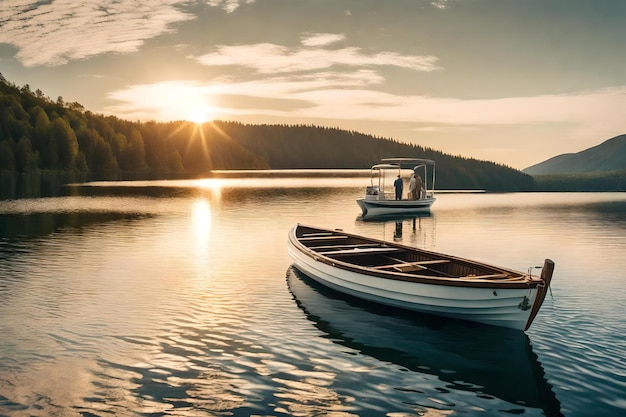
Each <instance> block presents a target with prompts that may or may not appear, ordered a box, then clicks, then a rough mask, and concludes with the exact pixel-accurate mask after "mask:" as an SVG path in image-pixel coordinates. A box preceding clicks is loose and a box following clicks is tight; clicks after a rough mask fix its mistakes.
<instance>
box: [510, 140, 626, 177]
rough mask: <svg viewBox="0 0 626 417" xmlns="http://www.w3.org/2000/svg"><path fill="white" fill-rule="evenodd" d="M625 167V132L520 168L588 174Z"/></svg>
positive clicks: (535, 172) (534, 172)
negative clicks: (581, 149) (595, 144)
mask: <svg viewBox="0 0 626 417" xmlns="http://www.w3.org/2000/svg"><path fill="white" fill-rule="evenodd" d="M625 169H626V134H625V135H619V136H616V137H614V138H611V139H609V140H607V141H605V142H603V143H601V144H600V145H597V146H594V147H592V148H589V149H586V150H584V151H581V152H577V153H568V154H562V155H558V156H555V157H553V158H550V159H548V160H546V161H544V162H541V163H539V164H536V165H533V166H530V167H528V168H525V169H523V170H522V172H524V173H526V174H529V175H554V174H590V173H602V172H610V171H618V170H625Z"/></svg>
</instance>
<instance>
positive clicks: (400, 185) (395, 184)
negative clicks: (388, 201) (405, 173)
mask: <svg viewBox="0 0 626 417" xmlns="http://www.w3.org/2000/svg"><path fill="white" fill-rule="evenodd" d="M393 188H395V189H396V200H402V190H404V183H403V182H402V177H401V176H400V175H399V174H398V178H396V180H395V181H394V182H393Z"/></svg>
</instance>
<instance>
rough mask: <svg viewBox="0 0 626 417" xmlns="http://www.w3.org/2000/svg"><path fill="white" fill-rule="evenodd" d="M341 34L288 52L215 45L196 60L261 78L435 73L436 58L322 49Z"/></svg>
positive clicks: (305, 42)
mask: <svg viewBox="0 0 626 417" xmlns="http://www.w3.org/2000/svg"><path fill="white" fill-rule="evenodd" d="M344 39H345V36H344V35H342V34H330V33H324V34H313V35H309V36H307V37H305V38H304V39H303V40H302V43H301V46H299V47H297V48H289V47H286V46H282V45H276V44H271V43H258V44H249V45H218V46H217V47H216V48H215V50H214V52H211V53H208V54H205V55H202V56H199V57H197V58H196V59H197V60H198V62H200V63H201V64H203V65H206V66H218V65H236V66H243V67H248V68H252V69H254V70H256V71H257V72H259V73H262V74H276V73H287V72H299V71H313V70H321V69H327V68H330V67H332V66H334V65H344V66H350V67H369V66H391V67H400V68H408V69H412V70H416V71H434V70H438V69H440V68H439V67H437V66H436V65H435V63H436V62H437V60H438V59H437V57H434V56H430V55H426V56H422V55H403V54H399V53H396V52H380V53H376V54H366V53H364V52H363V51H362V50H361V48H357V47H346V48H341V49H328V48H323V47H325V46H328V45H330V44H332V43H335V42H337V41H340V40H344Z"/></svg>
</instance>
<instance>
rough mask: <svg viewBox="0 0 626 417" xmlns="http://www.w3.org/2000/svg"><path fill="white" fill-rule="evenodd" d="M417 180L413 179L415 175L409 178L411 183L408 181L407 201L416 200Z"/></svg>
mask: <svg viewBox="0 0 626 417" xmlns="http://www.w3.org/2000/svg"><path fill="white" fill-rule="evenodd" d="M416 187H417V178H415V174H413V176H411V181H409V199H410V200H417V189H416Z"/></svg>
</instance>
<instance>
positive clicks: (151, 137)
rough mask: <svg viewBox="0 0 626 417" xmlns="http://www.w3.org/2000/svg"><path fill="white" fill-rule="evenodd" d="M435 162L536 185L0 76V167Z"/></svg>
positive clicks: (475, 177) (116, 171)
mask: <svg viewBox="0 0 626 417" xmlns="http://www.w3.org/2000/svg"><path fill="white" fill-rule="evenodd" d="M399 156H402V157H412V158H427V159H433V160H435V161H436V162H437V188H441V189H484V190H487V191H528V190H532V189H534V187H535V184H534V181H533V178H532V177H531V176H529V175H527V174H524V173H522V172H520V171H518V170H515V169H513V168H510V167H507V166H504V165H501V164H496V163H494V162H489V161H480V160H476V159H471V158H465V157H462V156H454V155H450V154H445V153H442V152H439V151H436V150H434V149H431V148H425V147H422V146H419V145H412V144H406V143H401V142H398V141H396V140H393V139H386V138H381V137H374V136H371V135H366V134H363V133H359V132H355V131H346V130H341V129H337V128H328V127H320V126H313V125H258V124H257V125H251V124H243V123H238V122H227V121H215V122H212V123H204V124H202V125H198V124H195V123H191V122H186V121H174V122H165V123H164V122H154V121H151V122H132V121H127V120H122V119H120V118H117V117H114V116H104V115H98V114H94V113H92V112H90V111H86V110H85V109H84V107H83V106H82V105H80V104H79V103H76V102H74V103H66V102H64V100H63V99H62V97H59V98H58V99H57V100H56V101H54V100H51V99H49V98H48V97H45V96H44V95H43V93H42V92H41V91H40V90H36V91H35V92H33V91H31V89H30V87H29V86H24V87H21V88H20V87H18V86H16V85H14V84H11V83H9V82H7V81H6V80H5V79H4V78H3V77H2V76H1V74H0V171H8V172H14V173H18V174H22V173H28V172H34V171H42V170H43V171H52V172H76V173H81V174H83V176H84V178H86V179H89V180H103V179H104V180H107V179H156V178H175V177H176V178H180V177H200V176H207V175H210V174H211V172H212V171H213V170H218V169H219V170H227V169H322V168H338V169H357V168H359V169H363V168H369V167H370V166H371V165H373V164H375V163H377V162H379V161H380V159H382V158H387V157H399Z"/></svg>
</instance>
